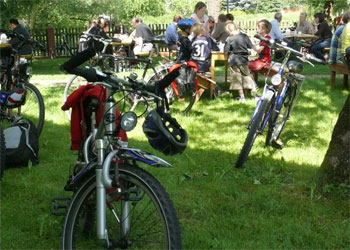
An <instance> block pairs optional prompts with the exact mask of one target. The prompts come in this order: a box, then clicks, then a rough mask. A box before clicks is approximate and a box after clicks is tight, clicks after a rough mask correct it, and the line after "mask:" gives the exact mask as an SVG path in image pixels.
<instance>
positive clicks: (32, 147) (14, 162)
mask: <svg viewBox="0 0 350 250" xmlns="http://www.w3.org/2000/svg"><path fill="white" fill-rule="evenodd" d="M4 137H5V146H6V150H5V166H6V167H21V166H28V161H29V160H30V161H31V162H32V164H33V165H36V164H38V163H39V159H38V154H39V134H38V130H37V128H36V127H35V125H34V124H33V123H32V122H31V121H30V120H28V119H23V118H22V119H19V120H18V121H16V122H15V123H14V124H12V126H11V127H9V128H6V129H4Z"/></svg>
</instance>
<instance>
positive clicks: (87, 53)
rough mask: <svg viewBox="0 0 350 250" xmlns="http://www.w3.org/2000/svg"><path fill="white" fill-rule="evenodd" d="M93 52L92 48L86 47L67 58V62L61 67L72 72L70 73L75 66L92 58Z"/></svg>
mask: <svg viewBox="0 0 350 250" xmlns="http://www.w3.org/2000/svg"><path fill="white" fill-rule="evenodd" d="M95 54H96V52H95V50H94V49H93V48H88V49H86V50H84V51H82V52H79V53H78V54H76V55H74V56H72V57H71V59H69V60H68V61H67V62H65V63H64V64H62V65H61V68H62V69H63V70H65V71H67V72H68V73H71V74H74V73H72V71H73V70H74V69H75V68H77V67H78V66H80V65H81V64H83V63H84V62H86V61H87V60H89V59H90V58H92V57H93V56H95Z"/></svg>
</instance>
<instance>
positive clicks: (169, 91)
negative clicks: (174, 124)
mask: <svg viewBox="0 0 350 250" xmlns="http://www.w3.org/2000/svg"><path fill="white" fill-rule="evenodd" d="M157 72H158V75H157V74H152V75H151V76H150V77H149V78H148V79H147V81H146V84H148V85H150V84H153V85H154V83H155V82H156V81H159V80H161V79H162V78H163V77H164V76H165V75H166V74H168V73H169V72H168V70H167V69H164V68H162V69H161V70H158V71H157ZM159 76H161V77H159ZM165 95H166V97H167V99H168V103H172V102H173V100H174V99H175V93H174V90H173V88H172V87H171V85H170V86H169V87H167V88H166V89H165ZM196 96H197V93H196V92H195V91H193V92H192V93H191V94H190V95H189V96H187V97H186V98H183V99H184V100H183V102H184V103H185V104H184V105H185V108H184V109H183V110H182V112H183V113H184V114H188V112H190V110H191V109H192V107H193V104H194V103H195V102H196Z"/></svg>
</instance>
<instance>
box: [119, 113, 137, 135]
mask: <svg viewBox="0 0 350 250" xmlns="http://www.w3.org/2000/svg"><path fill="white" fill-rule="evenodd" d="M136 124H137V116H136V114H135V113H134V112H132V111H128V112H126V113H125V114H124V115H123V116H122V118H121V119H120V126H121V127H122V129H124V130H125V131H127V132H128V131H131V130H133V129H134V128H135V127H136Z"/></svg>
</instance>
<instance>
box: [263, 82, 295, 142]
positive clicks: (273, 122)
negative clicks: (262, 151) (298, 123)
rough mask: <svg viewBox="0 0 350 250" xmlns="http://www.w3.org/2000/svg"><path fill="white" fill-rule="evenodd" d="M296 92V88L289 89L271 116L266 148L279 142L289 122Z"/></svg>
mask: <svg viewBox="0 0 350 250" xmlns="http://www.w3.org/2000/svg"><path fill="white" fill-rule="evenodd" d="M295 91H296V88H294V89H292V90H291V89H289V90H288V91H287V93H286V95H285V96H284V98H283V100H282V103H281V104H280V106H279V108H278V109H276V110H274V112H273V114H272V115H271V118H270V121H269V128H268V131H267V135H266V141H265V144H266V146H270V145H271V143H272V141H274V140H278V138H279V137H280V135H281V133H282V130H283V128H284V126H285V124H286V122H287V121H288V120H289V116H290V112H291V110H292V104H293V101H294V97H295Z"/></svg>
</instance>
